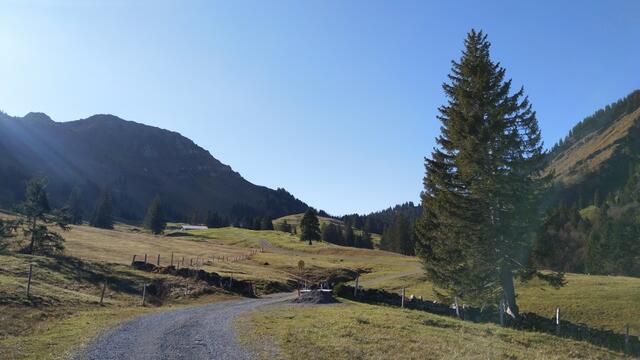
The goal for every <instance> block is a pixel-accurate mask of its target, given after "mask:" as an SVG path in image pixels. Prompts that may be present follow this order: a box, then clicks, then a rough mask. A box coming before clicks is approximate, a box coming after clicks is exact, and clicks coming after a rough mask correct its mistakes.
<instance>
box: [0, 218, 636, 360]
mask: <svg viewBox="0 0 640 360" xmlns="http://www.w3.org/2000/svg"><path fill="white" fill-rule="evenodd" d="M64 235H65V237H66V239H67V241H66V252H65V256H66V257H61V258H45V257H38V256H29V255H19V254H15V253H10V252H9V253H4V254H0V264H1V266H0V314H1V315H0V321H1V322H2V323H3V324H10V325H8V326H7V325H5V326H4V327H3V328H2V330H1V332H0V355H2V356H0V358H24V359H26V358H54V356H52V355H51V354H66V353H68V352H69V351H70V349H73V348H76V347H77V346H80V345H81V344H82V343H84V342H85V341H86V340H87V339H89V338H90V337H91V336H93V335H95V334H96V333H97V332H99V331H100V330H101V329H103V328H104V327H108V326H111V325H113V324H115V323H117V322H119V321H122V320H123V319H126V318H129V317H131V316H135V315H137V314H141V313H144V312H148V311H163V310H165V309H170V308H172V307H175V306H188V305H192V304H195V303H201V302H207V301H217V300H220V299H225V298H228V297H229V295H226V294H223V293H218V294H212V295H204V294H201V293H198V292H197V291H196V290H195V289H194V287H195V285H194V284H192V283H189V282H184V281H182V280H179V279H178V280H177V279H176V277H172V276H169V275H158V274H150V273H145V272H141V271H137V270H134V269H132V268H131V267H130V266H129V264H130V262H131V258H132V256H133V255H134V254H135V255H137V257H138V259H142V258H143V256H144V254H147V255H148V259H149V261H150V262H155V261H156V260H157V255H158V254H160V260H161V265H168V264H169V261H170V258H171V253H173V254H174V263H175V262H177V261H178V260H181V259H182V257H185V259H186V263H187V265H188V263H189V261H190V259H191V258H194V259H195V258H196V257H198V258H204V259H211V258H212V257H214V258H215V260H214V261H213V262H207V263H205V264H204V265H203V269H205V270H207V271H215V272H218V273H220V274H223V275H232V276H233V277H234V278H239V279H248V280H252V281H256V283H258V284H265V283H268V282H271V283H273V282H276V283H281V284H289V285H291V284H295V281H296V280H297V279H298V278H299V277H300V276H302V277H303V278H320V277H322V276H326V275H327V274H331V273H335V272H340V271H345V270H350V271H358V272H360V273H361V277H360V284H361V285H362V286H364V287H368V288H383V289H387V290H392V291H397V292H400V291H401V289H402V288H406V289H407V290H406V291H407V294H415V295H419V296H423V297H425V298H433V294H432V292H431V291H432V289H431V285H430V284H429V283H428V282H427V281H426V280H425V279H424V278H423V275H422V272H421V268H420V263H419V261H418V260H417V259H416V258H414V257H407V256H402V255H398V254H393V253H388V252H384V251H380V250H367V249H355V248H348V247H341V246H336V245H333V244H328V243H323V242H317V243H314V244H313V245H308V244H307V243H306V242H302V241H300V240H299V239H298V238H297V237H296V236H293V235H290V234H285V233H282V232H278V231H253V230H246V229H238V228H232V227H229V228H221V229H208V230H198V231H189V232H187V233H173V234H170V236H153V235H150V234H148V233H145V232H144V231H140V230H139V229H137V228H135V227H132V226H128V225H118V226H116V229H114V230H102V229H95V228H91V227H88V226H74V227H73V228H72V230H71V231H69V232H66V233H65V234H64ZM261 248H264V252H258V253H256V254H254V255H251V256H250V257H249V258H247V259H244V260H239V261H220V260H219V258H220V257H234V256H238V255H243V254H249V253H250V252H252V251H253V250H259V249H261ZM300 260H303V261H304V263H305V266H304V269H303V270H302V272H301V271H300V269H299V268H298V262H299V261H300ZM29 263H33V264H34V269H35V270H34V278H33V285H32V294H33V295H32V297H31V298H30V299H27V298H26V294H25V287H26V277H27V269H28V265H29ZM153 278H160V279H165V280H166V281H169V282H173V286H175V287H176V288H178V289H184V291H185V296H179V297H177V298H172V299H170V300H169V301H167V302H165V303H164V304H163V306H161V307H157V306H150V307H141V306H140V305H139V301H140V292H141V286H142V284H143V283H148V282H150V281H152V279H153ZM105 279H108V281H109V287H108V290H107V293H106V296H105V305H104V306H100V305H99V304H98V302H99V296H100V292H101V287H102V284H103V282H104V280H105ZM567 280H568V285H567V286H566V287H565V288H562V289H560V290H554V289H551V288H544V287H542V286H540V285H539V284H536V283H531V284H527V285H521V286H519V294H520V295H519V301H520V304H521V306H522V310H523V311H532V312H536V313H538V314H540V315H543V316H546V317H551V316H552V314H553V311H554V309H555V307H556V306H560V307H561V309H562V313H563V318H564V319H566V320H570V321H573V322H582V323H586V324H588V325H590V326H593V327H602V328H606V329H611V330H613V331H615V332H618V333H619V332H622V329H621V328H622V326H623V324H624V323H630V324H631V326H632V328H631V329H632V334H638V333H640V331H639V330H640V323H638V321H639V319H640V316H639V315H640V279H635V278H625V277H607V276H585V275H574V274H569V275H567ZM190 289H191V290H190ZM180 291H182V290H180ZM187 294H188V295H187ZM292 319H297V320H299V321H292ZM384 319H389V320H390V321H389V322H388V323H387V322H385V321H384ZM391 320H393V321H391ZM249 322H251V323H252V324H254V326H255V327H254V328H252V329H254V330H252V331H256V333H258V334H260V337H261V339H262V340H268V341H273V342H275V343H277V344H279V345H280V347H281V349H282V351H284V355H283V356H285V355H286V356H285V357H289V356H291V354H293V353H294V351H295V348H294V347H293V346H294V345H293V344H296V343H299V344H303V347H302V348H303V350H304V351H303V354H307V355H308V357H310V358H325V357H318V356H319V355H318V354H320V353H319V352H318V351H319V349H320V348H321V347H322V346H323V344H327V343H328V341H332V342H334V343H335V344H336V348H337V349H339V353H332V352H330V354H332V355H335V356H336V357H335V358H346V357H345V356H346V355H344V354H347V355H353V357H351V358H384V356H385V355H386V356H390V355H392V354H394V353H395V352H396V351H400V352H398V353H399V354H406V355H407V356H406V357H407V358H411V357H412V356H414V355H415V356H417V354H420V353H421V352H422V351H426V349H429V350H430V351H433V354H434V355H433V357H434V358H441V357H442V356H441V355H442V354H445V353H446V349H447V348H449V347H450V346H456V348H457V349H458V351H459V352H458V353H457V354H458V355H459V356H460V358H478V357H479V358H487V357H488V358H493V355H495V356H498V357H503V355H504V356H507V355H508V356H507V357H506V358H519V357H522V354H524V353H525V351H526V349H530V351H532V354H534V355H535V356H533V358H564V357H565V356H567V355H568V354H569V355H571V354H574V355H575V354H578V355H579V356H578V355H576V356H575V357H577V358H580V357H582V358H597V357H600V358H615V357H617V356H618V355H616V354H613V355H612V354H611V353H609V352H608V351H605V350H598V349H594V348H593V347H592V346H590V345H587V344H581V343H578V344H576V343H574V342H570V341H567V340H559V339H554V338H552V337H548V336H545V335H540V334H522V333H520V332H513V331H509V330H504V329H499V328H496V327H494V326H492V325H474V324H467V323H457V322H456V321H455V320H451V319H446V320H443V319H440V318H437V317H433V316H431V315H428V314H422V313H421V314H416V313H414V312H411V311H402V310H397V309H391V308H381V307H376V306H369V305H363V304H356V303H350V302H346V303H345V304H344V305H339V306H328V307H321V308H316V307H312V308H304V307H301V308H300V307H292V308H287V310H286V311H284V312H279V311H268V312H265V313H262V314H259V315H255V314H254V316H253V317H252V318H251V320H250V321H249ZM243 323H244V325H242V326H245V327H246V326H247V320H246V319H245V321H244V322H243ZM434 324H435V325H434ZM442 324H445V325H446V326H445V325H442ZM364 325H367V326H364ZM307 327H310V328H307ZM264 329H269V333H267V332H265V331H266V330H265V331H263V330H264ZM363 329H367V330H366V331H367V332H363V333H360V332H361V331H364V330H363ZM389 334H394V336H393V338H394V339H399V340H398V344H397V345H394V344H392V343H390V342H389V341H391V340H385V336H386V337H387V338H390V336H389ZM397 334H400V335H397ZM420 339H423V340H420ZM463 339H464V340H465V341H463ZM414 342H415V344H414ZM412 344H413V345H412ZM401 345H402V346H401ZM560 345H561V347H562V349H565V350H567V351H569V350H571V351H573V350H575V352H572V353H568V352H566V351H565V350H563V351H565V352H558V353H557V354H555V353H554V352H553V351H552V349H553V348H554V347H555V346H560ZM509 346H510V347H509ZM474 348H477V349H478V352H477V353H474V352H473V349H474ZM385 349H387V350H385ZM403 349H404V350H403ZM509 349H510V350H509ZM402 351H406V352H405V353H402ZM374 354H380V355H375V356H374ZM474 354H475V355H477V356H475V355H474ZM314 356H315V357H314ZM376 356H378V357H376ZM509 356H511V357H509ZM572 356H573V355H572ZM419 358H422V357H419Z"/></svg>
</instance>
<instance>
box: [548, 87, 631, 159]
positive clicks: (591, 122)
mask: <svg viewBox="0 0 640 360" xmlns="http://www.w3.org/2000/svg"><path fill="white" fill-rule="evenodd" d="M638 107H640V90H636V91H634V92H632V93H631V94H629V95H627V96H626V97H624V98H622V99H620V100H618V101H616V102H614V103H613V104H609V105H607V106H606V107H605V108H604V109H600V110H598V111H596V112H595V113H593V115H591V116H589V117H587V118H585V119H584V120H582V121H580V122H579V123H578V124H577V125H575V126H574V127H573V128H572V129H571V130H570V131H569V134H568V135H567V136H565V137H564V138H562V139H560V141H558V142H557V143H556V144H555V145H554V146H553V147H552V148H551V156H553V155H554V154H557V153H558V152H561V151H563V150H566V149H568V148H569V147H571V145H573V144H575V143H577V142H578V141H580V140H581V139H582V138H584V137H585V136H586V135H589V134H591V133H592V132H594V131H598V130H600V129H603V128H605V127H606V126H608V125H609V124H610V123H611V122H613V121H614V120H616V119H618V118H620V117H621V116H623V115H625V114H629V113H631V112H633V111H635V110H636V109H637V108H638Z"/></svg>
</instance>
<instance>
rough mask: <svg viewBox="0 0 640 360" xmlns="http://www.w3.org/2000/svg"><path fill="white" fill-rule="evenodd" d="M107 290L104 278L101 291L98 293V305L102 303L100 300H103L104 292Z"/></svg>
mask: <svg viewBox="0 0 640 360" xmlns="http://www.w3.org/2000/svg"><path fill="white" fill-rule="evenodd" d="M106 290H107V281H106V280H105V282H104V284H103V285H102V293H101V294H100V305H102V301H103V300H104V292H105V291H106Z"/></svg>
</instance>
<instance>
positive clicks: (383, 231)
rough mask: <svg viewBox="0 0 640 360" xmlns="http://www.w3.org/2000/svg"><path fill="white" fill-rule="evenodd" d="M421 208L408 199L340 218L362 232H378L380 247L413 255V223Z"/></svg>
mask: <svg viewBox="0 0 640 360" xmlns="http://www.w3.org/2000/svg"><path fill="white" fill-rule="evenodd" d="M421 213H422V208H421V207H420V206H416V205H415V204H414V203H413V202H411V201H409V202H406V203H403V204H400V205H396V206H394V207H389V208H387V209H385V210H381V211H376V212H372V213H369V214H366V215H360V214H349V215H345V216H343V217H341V218H340V219H341V220H342V221H343V222H344V223H345V227H353V228H354V229H356V230H360V231H362V232H363V233H364V234H372V233H373V234H380V235H382V237H381V240H380V249H381V250H387V251H393V252H397V253H400V254H404V255H415V249H414V248H415V231H414V228H415V224H416V221H417V220H418V219H419V218H420V214H421Z"/></svg>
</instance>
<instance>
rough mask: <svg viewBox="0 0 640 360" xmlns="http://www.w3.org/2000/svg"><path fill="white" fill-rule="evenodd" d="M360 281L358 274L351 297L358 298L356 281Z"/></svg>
mask: <svg viewBox="0 0 640 360" xmlns="http://www.w3.org/2000/svg"><path fill="white" fill-rule="evenodd" d="M359 280H360V274H358V275H356V287H355V288H354V289H353V297H356V296H358V281H359Z"/></svg>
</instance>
